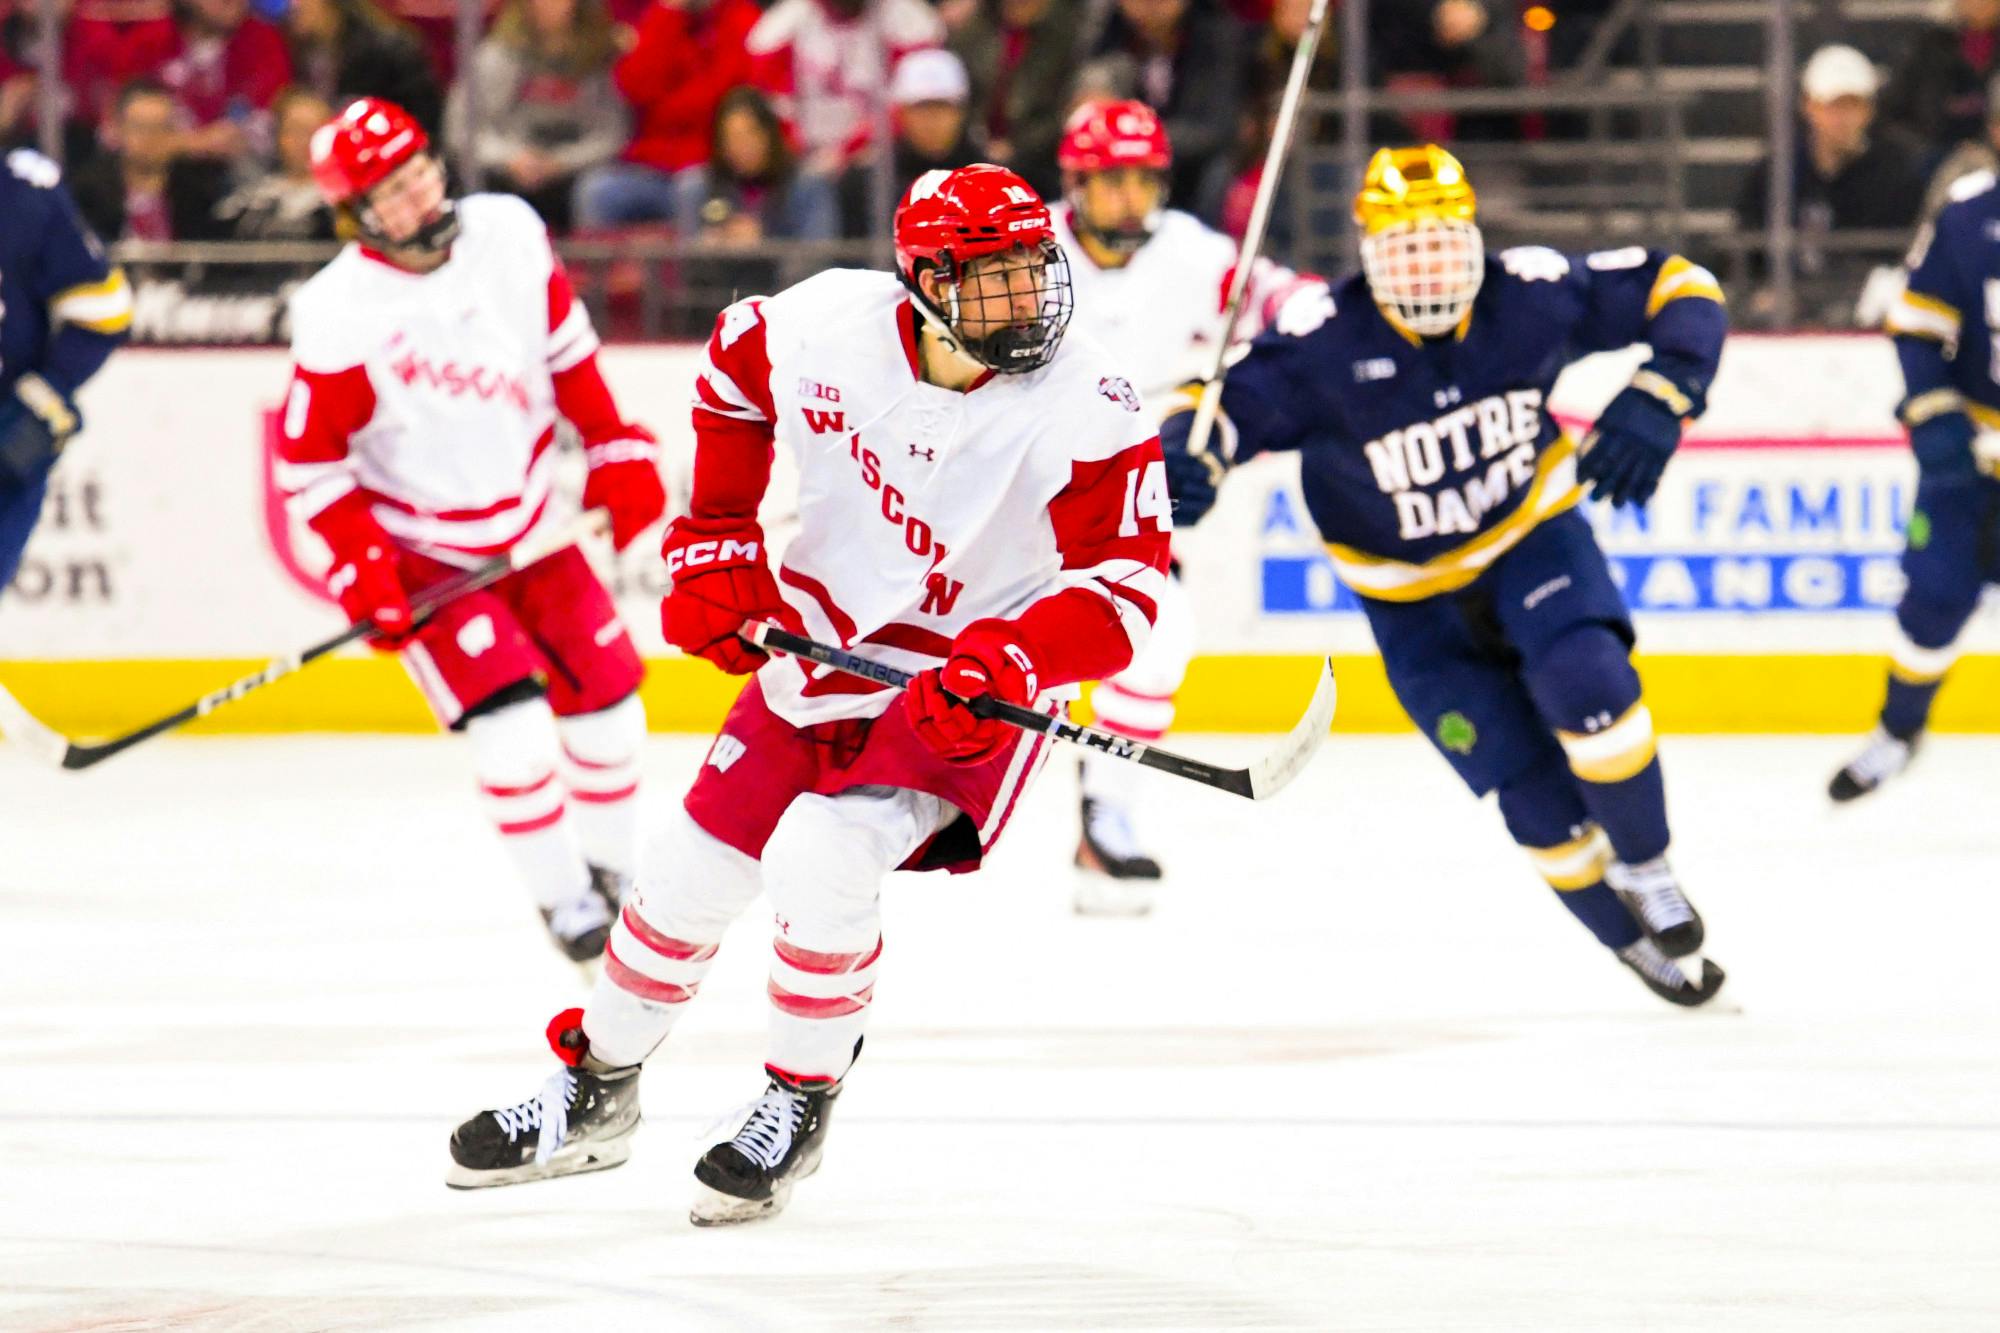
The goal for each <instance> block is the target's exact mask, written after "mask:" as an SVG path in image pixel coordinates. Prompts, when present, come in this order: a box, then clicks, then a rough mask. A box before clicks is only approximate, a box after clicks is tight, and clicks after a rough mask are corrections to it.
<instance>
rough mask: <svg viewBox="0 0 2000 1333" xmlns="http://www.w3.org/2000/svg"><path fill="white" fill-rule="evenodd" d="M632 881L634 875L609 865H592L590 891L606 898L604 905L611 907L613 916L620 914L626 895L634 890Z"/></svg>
mask: <svg viewBox="0 0 2000 1333" xmlns="http://www.w3.org/2000/svg"><path fill="white" fill-rule="evenodd" d="M632 883H633V880H632V876H630V875H627V874H625V873H623V872H622V871H617V870H613V869H611V867H609V866H600V865H593V866H591V867H590V891H591V892H592V893H594V894H596V895H597V896H598V897H600V898H602V899H603V900H604V905H605V906H606V907H608V908H610V909H611V915H613V916H617V915H618V909H619V907H620V906H621V905H623V903H624V902H625V898H626V895H627V894H629V893H631V892H632Z"/></svg>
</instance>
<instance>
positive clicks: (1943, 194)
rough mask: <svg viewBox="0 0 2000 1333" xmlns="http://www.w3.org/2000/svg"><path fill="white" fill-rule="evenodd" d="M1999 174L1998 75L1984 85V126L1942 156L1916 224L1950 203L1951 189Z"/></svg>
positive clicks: (1999, 104)
mask: <svg viewBox="0 0 2000 1333" xmlns="http://www.w3.org/2000/svg"><path fill="white" fill-rule="evenodd" d="M1982 173H1984V174H1987V175H1992V174H1995V173H2000V75H1995V76H1994V78H1993V80H1992V82H1990V83H1988V84H1987V85H1986V124H1985V126H1984V128H1983V130H1982V132H1981V133H1980V135H1979V137H1978V138H1976V139H1967V140H1965V141H1964V142H1963V143H1961V144H1959V145H1958V146H1957V147H1956V148H1954V149H1952V150H1951V152H1950V153H1948V154H1946V155H1945V159H1944V161H1943V162H1940V163H1939V164H1938V169H1937V170H1936V171H1934V172H1932V173H1931V183H1930V186H1929V188H1928V189H1926V190H1925V191H1924V206H1923V208H1922V210H1921V211H1920V212H1919V214H1918V220H1919V221H1920V222H1929V221H1931V219H1933V218H1935V217H1936V216H1937V214H1938V210H1939V209H1940V208H1943V207H1944V206H1945V205H1946V204H1947V203H1949V202H1950V201H1951V194H1952V189H1953V187H1954V186H1956V185H1957V184H1958V183H1959V182H1960V181H1962V180H1964V179H1965V178H1966V177H1968V176H1976V175H1980V174H1982Z"/></svg>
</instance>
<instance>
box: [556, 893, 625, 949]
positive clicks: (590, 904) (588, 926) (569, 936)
mask: <svg viewBox="0 0 2000 1333" xmlns="http://www.w3.org/2000/svg"><path fill="white" fill-rule="evenodd" d="M610 924H611V909H610V907H608V906H606V905H605V902H604V899H602V898H600V897H599V896H598V895H597V894H596V893H595V892H592V893H586V894H584V895H583V896H582V897H580V898H575V899H572V900H571V901H569V902H566V903H562V904H559V905H558V906H555V907H552V908H550V909H549V929H550V930H552V931H554V932H555V933H556V934H557V935H558V936H559V937H561V938H562V939H565V940H573V939H576V938H577V937H579V936H581V935H584V934H586V933H587V932H589V931H593V930H596V929H597V928H598V927H600V926H608V925H610Z"/></svg>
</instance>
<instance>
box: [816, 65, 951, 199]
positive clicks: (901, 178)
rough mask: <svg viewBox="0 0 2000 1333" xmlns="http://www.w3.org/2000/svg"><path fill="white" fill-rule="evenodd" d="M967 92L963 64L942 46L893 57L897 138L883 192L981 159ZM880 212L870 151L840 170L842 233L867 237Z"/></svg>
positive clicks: (893, 194) (897, 194) (896, 191)
mask: <svg viewBox="0 0 2000 1333" xmlns="http://www.w3.org/2000/svg"><path fill="white" fill-rule="evenodd" d="M971 95H972V81H971V80H970V79H969V78H968V77H967V76H966V72H965V65H964V63H963V62H962V61H960V60H959V58H958V57H957V56H955V55H953V54H952V53H951V52H949V51H947V50H944V49H943V48H941V47H929V48H926V49H925V50H922V51H912V52H911V53H910V54H908V55H906V56H904V57H903V58H902V59H901V60H899V61H897V62H896V71H895V73H894V74H893V75H892V76H891V77H890V81H889V104H890V106H891V108H893V111H892V119H893V121H894V124H895V132H896V138H895V143H894V148H893V152H894V154H895V156H894V158H893V159H892V161H891V163H890V175H891V177H892V179H891V180H890V182H889V184H890V188H889V190H888V191H887V197H889V198H891V199H899V198H901V197H902V194H903V191H904V190H906V189H908V188H909V185H910V182H911V181H913V180H915V179H916V178H917V177H919V176H921V175H923V174H924V173H925V172H927V171H950V170H952V169H953V168H955V167H963V166H968V165H970V164H971V163H973V162H976V161H978V160H979V149H978V146H977V145H976V144H975V143H974V142H973V139H972V127H971V125H970V123H969V110H968V102H969V100H970V98H971ZM880 217H881V210H880V209H879V208H878V207H877V206H876V199H875V162H874V159H873V157H872V156H871V157H870V158H869V159H867V160H864V161H862V162H858V163H856V164H855V165H854V166H852V167H849V168H848V169H847V170H846V171H845V172H843V173H842V174H841V177H840V218H841V231H842V234H843V235H846V236H853V237H864V236H871V235H873V234H874V229H875V224H876V222H877V221H878V220H879V219H880Z"/></svg>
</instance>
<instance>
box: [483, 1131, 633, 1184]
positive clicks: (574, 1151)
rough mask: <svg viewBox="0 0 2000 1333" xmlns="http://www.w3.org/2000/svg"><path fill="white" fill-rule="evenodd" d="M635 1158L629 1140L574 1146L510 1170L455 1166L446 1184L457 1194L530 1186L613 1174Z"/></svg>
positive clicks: (509, 1168)
mask: <svg viewBox="0 0 2000 1333" xmlns="http://www.w3.org/2000/svg"><path fill="white" fill-rule="evenodd" d="M631 1156H632V1145H631V1143H630V1142H628V1141H627V1140H625V1139H619V1140H615V1141H613V1142H611V1143H592V1144H585V1145H572V1147H570V1148H563V1149H560V1150H558V1151H557V1153H556V1155H555V1156H554V1157H551V1158H550V1159H549V1160H548V1161H546V1162H540V1163H537V1162H530V1163H528V1164H527V1165H525V1166H513V1167H508V1168H506V1169H504V1170H500V1171H479V1170H476V1169H474V1168H472V1167H469V1166H460V1165H459V1164H458V1163H457V1162H453V1163H452V1164H451V1167H450V1169H448V1170H447V1171H446V1172H445V1173H444V1183H445V1184H446V1185H447V1186H448V1187H450V1188H452V1189H455V1190H482V1189H490V1188H492V1187H494V1186H496V1185H526V1184H529V1183H530V1182H532V1181H537V1180H554V1179H555V1178H556V1177H558V1176H580V1175H584V1174H586V1173H588V1172H591V1171H609V1170H610V1169H611V1168H612V1167H614V1166H623V1165H625V1162H626V1160H627V1159H628V1158H630V1157H631Z"/></svg>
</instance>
